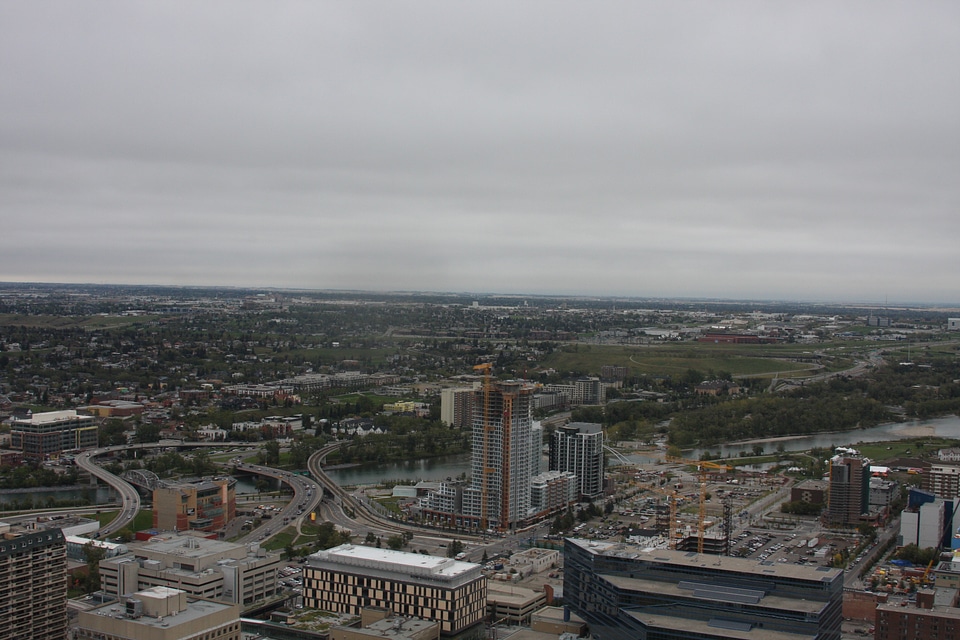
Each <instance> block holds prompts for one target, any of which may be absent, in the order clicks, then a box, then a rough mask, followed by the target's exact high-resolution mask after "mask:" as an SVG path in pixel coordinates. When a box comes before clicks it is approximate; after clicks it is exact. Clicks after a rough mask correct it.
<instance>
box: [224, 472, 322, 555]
mask: <svg viewBox="0 0 960 640" xmlns="http://www.w3.org/2000/svg"><path fill="white" fill-rule="evenodd" d="M237 468H238V469H242V470H244V471H248V472H250V473H256V474H259V475H263V476H267V477H269V478H274V479H276V480H279V481H280V482H283V483H285V484H287V485H289V486H290V488H291V489H293V498H292V499H291V500H290V502H289V503H287V506H286V507H284V508H283V510H282V511H281V512H280V513H279V514H277V515H276V516H274V517H272V518H271V519H269V520H264V521H263V524H261V525H260V526H259V527H257V528H256V529H254V530H253V531H251V532H250V533H248V534H247V535H245V536H244V537H243V538H241V539H240V540H238V543H239V544H245V543H248V542H259V541H263V540H267V539H269V538H271V537H273V536H275V535H277V534H278V533H280V532H281V531H283V529H285V528H286V527H288V526H290V525H291V524H292V525H294V526H296V520H297V518H301V519H302V518H303V517H305V516H306V514H309V513H310V512H311V511H313V510H315V509H316V508H317V506H318V505H319V504H320V500H321V499H322V498H323V488H322V487H321V486H320V485H319V484H317V483H316V482H314V481H313V479H312V478H308V477H307V476H300V475H297V474H295V473H290V472H289V471H282V470H280V469H274V468H273V467H263V466H260V465H255V464H249V463H241V464H238V465H237Z"/></svg>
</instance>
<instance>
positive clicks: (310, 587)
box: [303, 544, 487, 637]
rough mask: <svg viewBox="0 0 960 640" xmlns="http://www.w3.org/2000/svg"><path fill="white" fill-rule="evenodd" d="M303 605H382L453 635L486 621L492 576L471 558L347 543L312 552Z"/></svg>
mask: <svg viewBox="0 0 960 640" xmlns="http://www.w3.org/2000/svg"><path fill="white" fill-rule="evenodd" d="M303 606H305V607H311V608H313V609H321V610H324V611H332V612H334V613H347V614H352V615H357V616H359V615H360V614H361V612H362V611H363V610H364V609H365V608H368V607H379V608H381V609H386V610H388V611H392V612H393V613H395V614H397V615H401V616H415V617H418V618H423V619H424V620H434V621H436V622H438V623H439V624H440V634H441V636H444V637H446V636H453V635H457V634H459V633H461V632H463V631H465V630H467V629H469V628H471V627H474V626H475V625H480V624H481V622H482V621H483V617H484V613H485V611H486V606H487V578H486V576H484V575H483V573H481V571H480V565H478V564H473V563H470V562H460V561H458V560H454V559H452V558H437V557H433V556H426V555H423V554H420V553H408V552H405V551H392V550H389V549H376V548H374V547H365V546H359V545H351V544H343V545H340V546H339V547H334V548H332V549H327V550H326V551H318V552H317V553H314V554H313V555H310V556H308V557H307V563H306V564H305V565H304V567H303Z"/></svg>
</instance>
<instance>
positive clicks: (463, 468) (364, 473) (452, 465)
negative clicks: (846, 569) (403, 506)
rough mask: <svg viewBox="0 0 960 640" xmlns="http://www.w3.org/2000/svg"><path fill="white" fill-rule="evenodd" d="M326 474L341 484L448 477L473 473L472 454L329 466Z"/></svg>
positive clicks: (442, 478)
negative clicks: (350, 465)
mask: <svg viewBox="0 0 960 640" xmlns="http://www.w3.org/2000/svg"><path fill="white" fill-rule="evenodd" d="M326 473H327V475H328V476H330V478H331V479H332V480H333V481H334V482H336V483H337V484H339V485H341V486H352V485H360V484H379V483H380V482H383V481H385V480H409V481H411V482H417V481H419V480H446V479H447V478H456V477H457V476H459V475H460V474H461V473H470V454H469V453H462V454H458V455H455V456H440V457H438V458H423V459H418V460H402V461H397V462H388V463H386V464H363V465H358V466H355V467H344V468H342V469H329V470H327V471H326Z"/></svg>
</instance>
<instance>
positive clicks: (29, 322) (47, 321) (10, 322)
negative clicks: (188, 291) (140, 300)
mask: <svg viewBox="0 0 960 640" xmlns="http://www.w3.org/2000/svg"><path fill="white" fill-rule="evenodd" d="M159 317H160V316H152V315H151V316H147V315H145V316H100V315H95V316H26V315H19V314H14V313H0V327H34V328H49V329H75V328H78V327H79V328H82V329H111V328H114V327H126V326H129V325H133V324H143V323H146V322H154V321H156V320H157V319H158V318H159Z"/></svg>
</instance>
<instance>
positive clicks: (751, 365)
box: [541, 343, 850, 377]
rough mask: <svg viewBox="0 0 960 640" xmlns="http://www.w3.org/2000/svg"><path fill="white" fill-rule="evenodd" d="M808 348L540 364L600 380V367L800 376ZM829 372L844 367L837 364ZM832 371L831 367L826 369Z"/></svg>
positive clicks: (687, 350)
mask: <svg viewBox="0 0 960 640" xmlns="http://www.w3.org/2000/svg"><path fill="white" fill-rule="evenodd" d="M809 351H810V349H809V347H804V348H800V347H799V346H797V345H715V344H699V343H698V344H695V345H691V344H689V343H685V344H680V345H676V346H670V345H663V346H659V345H658V346H654V347H628V346H604V345H574V346H568V347H565V348H563V349H560V350H557V351H555V352H553V353H552V354H550V355H549V356H548V357H547V358H546V359H544V361H543V362H542V363H541V365H542V366H543V367H547V368H553V369H556V370H557V371H560V372H567V371H580V372H584V373H592V374H599V372H600V367H602V366H603V365H620V366H624V367H627V368H628V370H629V371H630V373H631V374H633V375H636V374H646V375H677V374H682V373H685V372H686V371H687V370H689V369H696V370H698V371H701V372H704V373H706V372H708V371H711V370H712V371H714V372H720V371H726V372H729V373H731V374H733V375H735V376H739V375H745V376H770V377H772V376H773V375H779V376H780V377H784V376H803V375H809V374H810V373H811V371H812V370H813V369H814V368H815V365H814V364H812V363H809V362H795V361H792V360H791V358H795V357H803V356H809V355H810V354H809ZM840 360H842V362H834V363H833V364H834V366H838V365H842V366H840V368H843V367H845V366H849V362H850V360H849V359H847V358H842V359H840ZM831 368H833V367H831Z"/></svg>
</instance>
